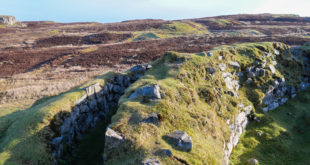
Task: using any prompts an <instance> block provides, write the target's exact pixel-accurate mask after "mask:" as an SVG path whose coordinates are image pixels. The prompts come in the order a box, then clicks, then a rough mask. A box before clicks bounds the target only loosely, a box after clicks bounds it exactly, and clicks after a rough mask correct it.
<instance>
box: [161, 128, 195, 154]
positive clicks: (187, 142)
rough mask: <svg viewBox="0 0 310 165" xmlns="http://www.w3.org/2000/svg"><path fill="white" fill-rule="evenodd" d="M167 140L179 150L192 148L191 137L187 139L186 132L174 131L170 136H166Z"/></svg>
mask: <svg viewBox="0 0 310 165" xmlns="http://www.w3.org/2000/svg"><path fill="white" fill-rule="evenodd" d="M167 137H168V140H169V141H170V142H171V143H172V144H173V145H175V146H176V147H178V148H179V149H181V150H187V151H189V150H191V149H192V147H193V142H192V139H191V137H189V136H188V135H187V133H186V132H184V131H178V130H176V131H174V132H173V133H171V134H168V135H167Z"/></svg>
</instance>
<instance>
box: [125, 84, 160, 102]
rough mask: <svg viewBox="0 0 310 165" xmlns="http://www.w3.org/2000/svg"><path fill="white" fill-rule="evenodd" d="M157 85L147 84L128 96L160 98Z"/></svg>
mask: <svg viewBox="0 0 310 165" xmlns="http://www.w3.org/2000/svg"><path fill="white" fill-rule="evenodd" d="M159 90H160V88H159V85H148V86H145V87H142V88H139V89H137V90H136V91H135V92H133V93H132V94H131V95H130V96H129V98H130V99H134V98H137V97H146V98H149V99H161V96H160V91H159Z"/></svg>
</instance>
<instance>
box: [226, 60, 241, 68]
mask: <svg viewBox="0 0 310 165" xmlns="http://www.w3.org/2000/svg"><path fill="white" fill-rule="evenodd" d="M229 65H230V66H232V67H234V68H235V69H239V68H240V64H239V63H238V62H236V61H230V63H229Z"/></svg>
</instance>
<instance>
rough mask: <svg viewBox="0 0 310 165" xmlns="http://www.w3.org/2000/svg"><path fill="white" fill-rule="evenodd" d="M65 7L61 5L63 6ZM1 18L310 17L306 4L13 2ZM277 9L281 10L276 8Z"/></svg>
mask: <svg viewBox="0 0 310 165" xmlns="http://www.w3.org/2000/svg"><path fill="white" fill-rule="evenodd" d="M59 4H61V5H59ZM2 5H3V6H5V9H1V10H0V15H12V16H15V17H16V18H17V19H18V20H19V21H21V22H22V21H55V22H63V23H69V22H99V23H113V22H122V21H126V20H136V19H163V20H179V19H191V18H203V17H214V16H222V15H237V14H265V13H270V14H296V15H299V16H303V17H306V16H310V10H308V8H307V6H310V2H309V1H306V0H296V1H295V2H290V1H289V0H284V1H281V0H274V1H273V2H270V1H268V0H255V1H246V0H237V1H230V0H219V1H217V2H214V1H205V0H166V1H164V0H157V1H156V0H132V1H130V2H129V1H126V0H118V1H117V2H109V1H108V0H103V1H102V0H88V1H85V0H75V1H73V0H67V1H61V0H54V1H44V2H43V1H39V0H29V1H27V2H20V0H10V1H4V2H2ZM274 6H277V7H276V8H275V7H274Z"/></svg>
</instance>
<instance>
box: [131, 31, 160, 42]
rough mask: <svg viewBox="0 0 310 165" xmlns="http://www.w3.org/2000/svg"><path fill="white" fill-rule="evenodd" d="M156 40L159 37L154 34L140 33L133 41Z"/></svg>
mask: <svg viewBox="0 0 310 165" xmlns="http://www.w3.org/2000/svg"><path fill="white" fill-rule="evenodd" d="M157 38H159V37H158V36H157V35H156V33H152V32H149V33H142V34H140V35H138V36H137V37H135V38H134V39H133V41H140V40H150V39H157Z"/></svg>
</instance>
